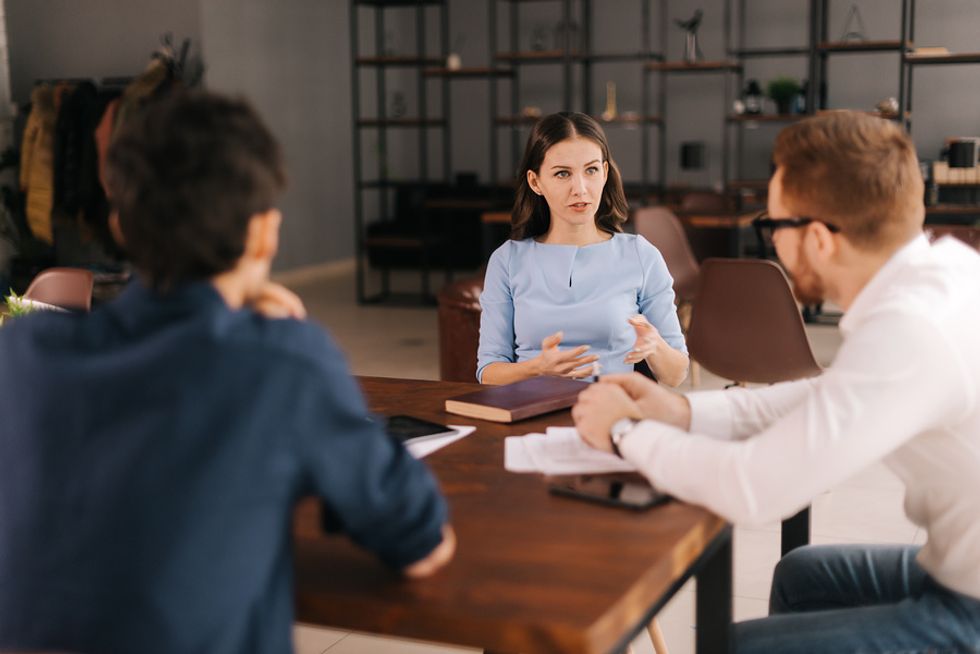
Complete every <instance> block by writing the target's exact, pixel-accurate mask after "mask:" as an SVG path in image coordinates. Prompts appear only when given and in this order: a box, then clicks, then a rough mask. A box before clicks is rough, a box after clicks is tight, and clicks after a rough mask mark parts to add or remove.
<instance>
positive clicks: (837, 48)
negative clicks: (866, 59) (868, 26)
mask: <svg viewBox="0 0 980 654" xmlns="http://www.w3.org/2000/svg"><path fill="white" fill-rule="evenodd" d="M911 47H912V43H911V42H910V41H904V42H903V41H846V42H845V41H824V42H823V43H821V44H819V45H818V46H817V50H819V51H820V52H900V51H902V50H906V49H908V48H911Z"/></svg>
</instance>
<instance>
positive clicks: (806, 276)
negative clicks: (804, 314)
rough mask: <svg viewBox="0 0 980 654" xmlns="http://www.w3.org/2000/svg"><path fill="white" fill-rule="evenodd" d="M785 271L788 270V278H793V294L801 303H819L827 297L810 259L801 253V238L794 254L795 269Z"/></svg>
mask: <svg viewBox="0 0 980 654" xmlns="http://www.w3.org/2000/svg"><path fill="white" fill-rule="evenodd" d="M787 272H789V277H790V279H791V280H793V295H794V296H795V297H796V300H797V301H798V302H800V303H801V304H804V305H809V304H820V303H821V302H823V301H824V299H825V298H826V297H827V289H826V288H825V287H824V284H823V281H821V279H820V278H819V277H818V276H817V273H816V272H814V270H813V267H812V266H811V265H810V260H809V259H807V258H806V255H805V254H803V241H802V239H801V240H800V248H799V251H798V252H797V255H796V271H795V272H790V271H787Z"/></svg>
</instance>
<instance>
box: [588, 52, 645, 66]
mask: <svg viewBox="0 0 980 654" xmlns="http://www.w3.org/2000/svg"><path fill="white" fill-rule="evenodd" d="M585 58H586V59H587V60H588V61H591V62H594V63H604V62H613V61H663V60H664V56H663V54H661V53H659V52H597V53H595V54H591V55H589V56H588V57H585Z"/></svg>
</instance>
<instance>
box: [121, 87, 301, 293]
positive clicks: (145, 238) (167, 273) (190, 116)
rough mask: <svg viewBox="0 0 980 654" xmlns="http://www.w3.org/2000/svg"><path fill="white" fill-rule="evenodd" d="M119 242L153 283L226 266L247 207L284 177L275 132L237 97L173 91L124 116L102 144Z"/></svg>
mask: <svg viewBox="0 0 980 654" xmlns="http://www.w3.org/2000/svg"><path fill="white" fill-rule="evenodd" d="M106 177H107V184H108V189H109V196H110V197H111V199H112V202H113V205H114V206H115V208H116V209H117V210H118V211H119V225H120V229H121V231H122V235H123V238H124V239H125V241H126V242H125V249H126V252H127V254H128V255H129V257H130V259H131V260H132V262H133V264H134V266H135V267H136V269H137V270H139V271H140V272H141V273H142V274H143V275H144V276H145V277H146V278H147V281H148V282H149V283H150V285H152V286H153V287H154V288H156V289H158V290H168V289H171V288H173V287H174V286H176V285H179V284H181V283H184V282H189V281H195V280H201V279H207V278H210V277H213V276H214V275H217V274H219V273H222V272H225V271H228V270H230V269H232V268H233V267H234V266H235V264H236V262H237V261H238V259H239V258H240V257H241V256H242V254H243V252H244V249H245V237H246V234H247V231H248V224H249V220H250V218H251V217H252V216H254V215H255V214H258V213H262V212H264V211H268V210H269V209H271V208H273V206H274V204H275V199H276V197H277V196H278V194H279V192H280V191H281V190H282V188H283V186H284V185H285V174H284V171H283V163H282V155H281V153H280V149H279V145H278V143H276V140H275V138H274V137H273V136H272V134H271V133H270V132H269V130H268V129H267V128H266V126H265V125H264V124H263V123H262V120H261V119H260V118H259V117H258V115H257V114H256V112H255V111H254V110H253V109H252V108H251V106H249V104H248V103H247V102H245V101H243V100H239V99H232V98H228V97H223V96H221V95H217V94H213V93H208V92H202V91H193V92H192V91H180V92H176V93H175V94H174V95H172V96H171V97H168V98H165V99H163V100H159V101H154V102H152V103H151V104H149V105H148V106H146V107H144V108H143V109H142V110H141V111H140V112H139V113H138V114H137V115H136V116H134V117H133V118H132V119H131V120H129V121H127V123H126V124H125V125H123V126H122V128H121V129H120V130H119V132H118V134H117V135H116V138H115V139H114V141H113V144H112V146H111V147H110V149H109V153H108V157H107V165H106Z"/></svg>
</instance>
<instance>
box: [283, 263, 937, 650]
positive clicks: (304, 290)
mask: <svg viewBox="0 0 980 654" xmlns="http://www.w3.org/2000/svg"><path fill="white" fill-rule="evenodd" d="M413 281H414V280H413V279H406V280H403V283H404V284H406V285H410V284H411V283H412V282H413ZM289 284H290V286H292V288H294V289H295V290H296V291H298V292H299V293H300V295H301V296H302V297H303V299H304V301H305V302H306V305H307V308H308V310H309V311H310V314H311V316H313V318H314V319H316V320H318V321H319V322H320V323H321V324H323V325H325V326H326V327H327V328H328V329H329V330H330V332H331V333H332V334H333V336H334V338H335V340H336V341H337V343H338V344H339V345H340V347H341V348H342V349H343V351H344V352H345V353H346V355H347V357H348V361H349V363H350V367H351V370H352V372H353V373H354V374H358V375H380V376H389V377H405V378H414V379H437V378H438V335H437V332H436V325H437V321H436V312H435V309H433V308H395V307H380V306H358V305H357V304H356V303H355V302H354V291H353V288H354V282H353V272H352V271H351V270H343V269H341V270H339V271H338V270H335V271H334V272H333V273H332V274H330V275H327V276H318V277H315V278H307V279H295V278H294V279H293V281H291V282H289ZM808 334H809V336H810V341H811V343H812V344H813V348H814V351H815V352H816V355H817V359H818V360H819V361H820V362H821V363H822V364H824V365H826V364H828V363H829V362H830V361H831V359H832V358H833V356H834V353H835V352H836V351H837V347H838V346H839V343H840V337H839V334H838V331H837V328H836V327H830V326H811V327H809V328H808ZM724 383H725V381H724V380H721V379H719V378H717V377H714V376H713V375H711V374H710V373H707V372H703V373H702V379H701V386H700V388H708V389H710V388H720V387H722V386H723V385H724ZM902 497H903V493H902V486H901V484H900V483H899V481H898V479H897V478H896V477H895V476H894V475H892V473H891V472H889V471H888V470H887V469H886V468H885V467H884V466H883V465H880V464H879V465H875V466H872V467H871V468H869V469H868V470H865V471H864V472H862V473H860V474H858V475H856V476H855V477H854V478H852V479H850V480H848V481H846V482H844V483H842V484H841V485H840V486H838V487H837V488H835V489H833V490H831V491H830V492H827V493H824V494H823V495H821V496H819V497H817V498H816V499H815V500H814V502H813V513H812V515H813V542H815V543H862V542H885V543H921V542H922V541H923V538H924V536H923V534H921V533H919V530H917V529H916V527H915V526H914V525H912V524H911V523H910V522H909V521H908V520H906V519H905V517H904V515H903V513H902ZM734 549H735V588H734V592H735V597H734V607H735V618H736V620H744V619H748V618H755V617H761V616H764V615H765V614H766V609H767V601H768V597H769V584H770V581H771V579H772V569H773V566H774V565H775V563H776V560H777V559H778V557H779V525H778V524H777V523H773V524H771V525H766V526H764V527H761V528H756V529H745V528H741V527H739V528H736V530H735V547H734ZM693 589H694V584H693V582H691V583H689V584H688V585H687V586H685V587H684V588H683V589H682V590H681V592H679V593H678V594H677V596H676V597H675V598H674V599H673V601H671V602H670V603H669V604H668V605H667V606H666V607H665V608H664V610H663V611H661V613H660V615H659V620H660V624H661V626H662V627H663V630H664V635H665V637H666V640H667V644H668V646H669V648H670V651H671V654H688V653H690V652H693V651H694V631H693V623H694V593H693V592H692V591H693ZM295 643H296V651H297V653H298V654H321V653H322V652H326V651H329V652H330V654H366V653H368V652H371V653H376V654H452V653H455V652H473V651H476V650H471V649H463V648H454V647H446V646H442V645H435V644H430V643H419V642H414V641H404V640H394V639H389V638H377V637H373V636H367V635H363V634H347V633H345V632H338V631H334V630H329V629H321V628H314V627H309V626H305V625H297V627H296V630H295ZM634 651H635V652H636V654H651V653H652V652H653V647H652V646H651V644H650V641H649V639H648V638H647V637H646V635H645V634H644V635H643V636H641V637H640V638H639V639H638V640H637V641H636V643H634Z"/></svg>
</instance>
